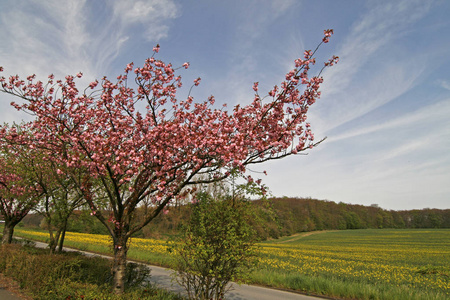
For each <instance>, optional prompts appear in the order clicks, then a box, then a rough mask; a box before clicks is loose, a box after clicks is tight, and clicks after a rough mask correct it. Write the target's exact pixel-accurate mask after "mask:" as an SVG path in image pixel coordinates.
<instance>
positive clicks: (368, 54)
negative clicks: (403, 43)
mask: <svg viewBox="0 0 450 300" xmlns="http://www.w3.org/2000/svg"><path fill="white" fill-rule="evenodd" d="M371 3H372V4H373V5H371V6H369V7H368V10H367V13H366V14H364V15H362V16H361V17H360V19H359V21H357V22H356V23H355V24H354V25H353V28H352V30H351V32H350V34H349V35H348V36H347V38H346V39H345V40H343V42H342V46H341V48H340V49H339V50H338V51H337V55H339V56H340V58H341V60H340V62H339V64H338V65H337V66H336V67H333V68H331V69H328V70H327V71H326V72H325V73H324V77H325V82H324V84H323V86H322V91H323V93H324V95H325V97H324V99H326V100H324V102H326V104H323V105H322V104H319V105H318V107H317V110H315V111H314V114H317V115H318V116H319V117H320V118H321V119H322V121H321V125H320V126H321V128H322V130H323V131H326V130H329V129H332V128H334V127H336V126H339V125H341V124H343V123H345V122H348V121H350V120H352V119H354V118H357V117H359V116H361V115H364V114H366V113H368V112H370V111H371V110H373V109H375V108H378V107H379V106H381V105H383V104H386V103H388V102H390V101H392V100H394V99H395V98H397V97H398V96H400V95H402V94H403V93H405V92H407V91H408V90H409V89H411V88H412V87H413V86H414V84H415V80H416V79H417V78H419V77H420V75H421V73H422V72H423V71H424V70H425V67H426V65H425V62H420V61H417V62H416V63H414V64H411V61H410V58H408V59H406V56H401V55H399V53H395V51H394V48H395V46H394V45H395V40H396V39H399V38H400V37H402V36H403V35H405V34H406V33H408V32H409V31H408V28H409V26H410V25H411V24H413V23H414V22H417V21H418V20H419V19H420V18H422V17H424V16H425V15H426V14H427V12H428V10H429V6H430V2H429V1H428V2H427V1H396V2H392V1H382V3H380V2H371ZM387 45H389V47H388V46H387ZM403 50H404V49H403ZM393 54H396V55H395V56H394V55H393ZM365 70H367V71H365ZM369 70H370V71H369ZM369 72H370V73H369Z"/></svg>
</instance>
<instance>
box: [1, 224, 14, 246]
mask: <svg viewBox="0 0 450 300" xmlns="http://www.w3.org/2000/svg"><path fill="white" fill-rule="evenodd" d="M14 226H15V224H12V223H9V222H6V223H5V227H4V228H3V237H2V244H11V243H12V237H13V234H14Z"/></svg>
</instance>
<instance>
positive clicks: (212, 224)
mask: <svg viewBox="0 0 450 300" xmlns="http://www.w3.org/2000/svg"><path fill="white" fill-rule="evenodd" d="M197 197H198V202H197V203H196V204H195V205H194V207H193V210H192V215H191V218H190V221H189V223H188V225H187V227H186V230H185V233H184V237H183V238H182V244H181V245H180V246H179V247H178V248H176V249H175V251H176V254H177V256H176V259H177V266H176V270H177V281H178V283H179V284H180V285H181V286H183V287H184V288H185V289H186V291H187V293H188V296H189V299H223V295H224V294H225V293H226V292H227V289H228V284H229V282H230V281H234V280H236V279H238V278H243V277H244V275H245V274H248V269H249V268H250V267H251V266H253V265H254V259H253V258H254V255H255V252H254V247H253V244H254V242H255V234H254V230H253V229H252V227H251V226H250V224H249V223H248V220H249V213H250V211H249V209H248V203H247V202H244V201H237V200H233V199H225V200H215V199H213V198H212V196H210V195H208V194H206V193H200V194H198V195H197Z"/></svg>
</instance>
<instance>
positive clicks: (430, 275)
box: [15, 228, 450, 300]
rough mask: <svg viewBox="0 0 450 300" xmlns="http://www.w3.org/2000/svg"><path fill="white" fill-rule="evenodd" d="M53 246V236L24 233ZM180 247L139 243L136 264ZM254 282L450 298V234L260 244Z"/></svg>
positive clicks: (359, 295) (382, 233) (333, 293)
mask: <svg viewBox="0 0 450 300" xmlns="http://www.w3.org/2000/svg"><path fill="white" fill-rule="evenodd" d="M15 234H16V236H22V237H26V238H29V239H33V240H40V241H46V239H47V238H48V233H46V232H43V231H38V230H34V229H33V230H32V229H28V228H17V229H16V231H15ZM110 245H111V241H110V238H109V237H108V236H106V235H92V234H82V233H71V232H68V233H67V234H66V240H65V246H67V247H72V248H77V249H81V250H86V251H93V252H97V253H106V254H110V253H111V252H112V250H111V246H110ZM171 245H172V244H171V243H170V242H167V241H163V240H155V239H139V238H133V239H132V240H131V245H130V246H131V248H130V251H129V259H132V260H138V261H143V262H148V263H150V264H157V265H163V266H168V267H170V265H171V264H172V263H173V257H172V256H171V254H170V253H169V252H168V251H167V249H168V247H170V246H171ZM257 247H258V261H259V264H258V265H257V266H255V268H254V269H253V270H252V271H251V272H249V273H248V278H245V280H246V282H249V283H256V284H259V285H265V286H271V287H276V288H285V289H292V290H297V291H301V292H304V293H307V294H308V293H309V294H316V295H326V296H330V297H336V298H340V299H405V300H406V299H408V300H409V299H430V300H431V299H433V300H434V299H450V230H449V229H401V230H389V229H382V230H381V229H379V230H376V229H367V230H343V231H329V232H310V233H303V234H297V235H294V236H289V237H284V238H280V239H276V240H271V241H267V242H263V243H259V244H258V245H257Z"/></svg>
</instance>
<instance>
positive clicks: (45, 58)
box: [0, 0, 450, 210]
mask: <svg viewBox="0 0 450 300" xmlns="http://www.w3.org/2000/svg"><path fill="white" fill-rule="evenodd" d="M449 13H450V2H449V1H445V0H442V1H439V0H437V1H427V0H422V1H415V0H405V1H393V0H391V1H380V0H376V1H359V0H356V1H350V0H347V1H332V0H330V1H289V0H279V1H237V0H236V1H171V0H166V1H165V0H153V1H152V0H149V1H128V0H120V1H80V0H74V1H60V0H53V1H51V0H47V1H41V0H36V1H30V0H21V1H8V0H0V28H1V30H0V41H1V43H0V65H2V66H3V67H4V68H5V72H4V73H5V74H6V75H9V74H19V75H29V74H33V73H36V74H37V75H38V76H39V78H42V79H45V78H46V76H47V75H48V74H51V73H54V74H55V75H56V76H65V75H67V74H76V73H77V72H79V71H81V72H83V73H84V75H85V77H84V78H83V83H84V84H88V83H89V82H90V81H91V80H93V79H94V78H101V77H102V76H104V75H107V76H109V77H110V78H114V77H115V76H117V75H118V74H119V73H121V72H122V70H123V68H124V67H125V65H126V64H127V63H129V62H134V63H135V64H140V63H141V62H143V61H144V59H145V58H147V57H148V56H151V55H152V48H153V46H154V45H156V44H157V43H159V44H160V45H161V51H160V54H159V55H158V57H159V58H161V59H163V60H164V61H171V62H173V64H174V65H181V64H182V63H184V62H185V61H189V62H190V63H191V68H190V69H189V70H186V71H183V72H182V76H183V78H184V82H185V83H188V82H192V80H193V79H195V78H197V77H199V76H200V77H201V78H202V83H201V85H200V86H199V87H198V88H197V89H195V91H194V93H193V95H194V97H195V99H197V100H198V101H202V100H204V99H206V97H208V96H209V95H211V94H213V95H215V97H216V99H217V105H218V107H220V106H221V104H223V103H227V104H228V107H232V106H233V105H235V104H238V103H239V104H241V105H242V104H248V103H250V102H251V101H252V99H253V90H252V85H253V82H256V81H259V82H260V91H261V92H262V91H268V90H269V89H271V87H272V86H273V85H275V84H279V83H280V82H281V81H282V80H283V78H284V74H285V73H286V72H288V71H289V70H290V69H292V67H293V61H294V60H295V59H296V58H298V57H301V56H302V53H303V50H304V49H312V48H315V46H316V45H317V43H318V42H319V41H320V39H321V38H322V33H323V30H324V29H328V28H333V29H334V30H335V35H334V36H333V37H332V39H331V41H330V43H329V44H327V45H325V47H323V48H322V49H321V50H320V52H319V57H318V58H319V60H326V59H328V57H329V56H331V55H333V54H335V55H338V56H340V58H341V60H340V62H339V64H338V65H336V66H335V67H333V68H331V69H328V70H327V71H326V72H325V73H324V74H323V75H324V79H325V82H324V84H323V86H322V89H321V90H322V95H323V96H322V98H321V99H320V101H318V103H316V104H315V105H314V106H313V107H312V108H311V110H310V114H309V121H310V122H311V124H312V128H313V130H314V132H315V136H316V137H318V138H321V137H325V136H327V137H328V138H327V140H326V141H325V142H324V143H322V144H321V145H320V146H319V147H317V148H315V149H313V150H311V151H309V154H308V155H307V156H291V157H289V158H287V159H284V160H282V161H274V162H270V163H268V164H266V165H264V166H261V167H258V168H253V171H255V172H260V171H263V170H266V171H267V173H268V176H264V175H259V174H258V173H255V174H253V176H254V177H262V179H263V181H264V182H265V183H266V184H267V185H268V186H269V188H270V190H271V192H272V194H273V195H275V196H291V197H312V198H317V199H323V200H330V201H334V202H345V203H354V204H363V205H371V204H378V205H379V206H380V207H382V208H386V209H396V210H401V209H415V208H419V209H421V208H427V207H428V208H442V209H443V208H450V117H449V116H450V71H449V70H450V19H449V18H448V15H449ZM186 93H187V91H186V90H181V91H180V94H179V96H180V97H184V96H186ZM11 100H12V99H11V98H10V97H7V96H6V95H3V94H1V95H0V122H9V123H11V122H13V121H16V122H19V121H20V120H22V119H27V116H26V115H24V114H23V113H20V112H17V111H15V110H14V109H13V108H12V107H10V106H9V102H10V101H11Z"/></svg>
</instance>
